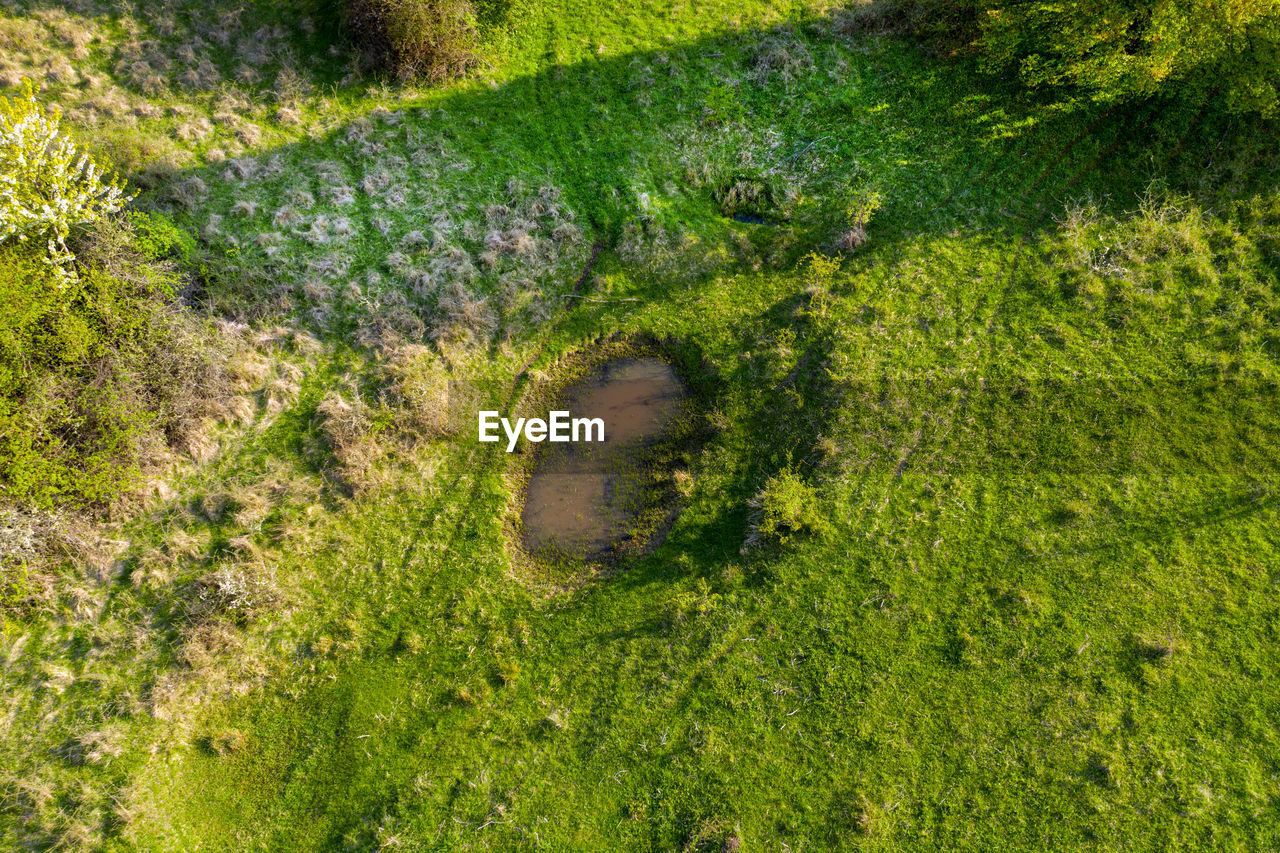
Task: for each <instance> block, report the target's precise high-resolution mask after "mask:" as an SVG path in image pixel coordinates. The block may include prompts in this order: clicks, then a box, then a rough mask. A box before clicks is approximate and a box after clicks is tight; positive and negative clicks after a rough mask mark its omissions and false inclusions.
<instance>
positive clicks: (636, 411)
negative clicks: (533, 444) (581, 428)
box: [522, 357, 685, 559]
mask: <svg viewBox="0 0 1280 853" xmlns="http://www.w3.org/2000/svg"><path fill="white" fill-rule="evenodd" d="M684 399H685V393H684V388H683V387H682V386H681V384H680V380H679V379H677V378H676V375H675V372H674V371H673V370H672V369H671V365H669V364H667V363H666V362H665V361H663V360H661V359H658V358H649V357H645V358H619V359H614V360H613V361H609V362H606V363H605V364H603V365H602V366H601V367H600V368H599V369H598V370H596V371H595V372H594V373H593V374H592V375H591V376H589V377H587V378H585V379H583V380H581V381H579V382H578V383H577V384H575V385H573V386H572V387H570V388H569V390H568V392H567V393H566V394H565V398H564V400H562V401H561V402H560V403H558V404H557V406H556V408H560V409H567V410H568V411H569V413H570V415H571V416H572V417H575V418H580V417H587V418H602V419H603V420H604V437H605V440H604V441H603V442H597V443H589V442H579V443H568V444H549V443H548V444H544V445H542V448H543V450H542V454H541V456H540V457H539V459H538V461H537V463H536V466H535V468H534V471H533V474H532V476H531V477H530V479H529V486H528V490H527V492H526V494H525V506H524V513H523V516H522V517H523V520H524V545H525V548H527V549H528V550H529V551H531V552H533V553H535V554H540V555H544V556H558V557H576V558H581V559H590V558H595V557H602V556H605V555H607V554H608V553H610V552H611V551H613V550H614V549H615V548H616V547H617V546H619V545H620V544H621V543H623V542H625V541H626V540H628V539H629V538H631V535H632V534H633V533H634V532H635V531H634V530H633V529H632V528H633V527H635V524H636V522H637V519H638V518H639V516H640V514H641V512H643V511H644V510H645V509H646V507H648V506H650V505H652V503H653V498H654V495H651V494H646V492H648V491H652V490H653V489H654V488H656V487H655V486H654V483H655V479H654V477H653V474H652V472H651V471H650V470H649V467H650V466H649V465H648V464H647V463H648V462H650V461H652V460H651V459H649V458H647V457H649V456H651V455H652V450H653V446H654V443H655V441H656V440H657V439H659V438H661V436H662V435H663V434H664V432H665V431H666V430H667V428H668V426H670V424H671V423H672V421H674V420H675V418H676V417H677V416H678V415H679V413H680V409H681V405H682V403H683V402H684Z"/></svg>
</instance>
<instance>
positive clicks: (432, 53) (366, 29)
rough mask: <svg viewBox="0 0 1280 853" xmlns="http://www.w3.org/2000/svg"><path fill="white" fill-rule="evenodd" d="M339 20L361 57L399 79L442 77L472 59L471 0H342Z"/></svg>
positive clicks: (461, 69) (466, 65)
mask: <svg viewBox="0 0 1280 853" xmlns="http://www.w3.org/2000/svg"><path fill="white" fill-rule="evenodd" d="M341 19H342V25H343V29H344V30H345V31H346V34H347V36H348V38H350V39H351V41H352V42H354V43H355V45H356V46H357V47H358V48H359V49H360V50H361V51H362V52H363V53H364V55H365V57H366V59H367V61H368V62H369V63H370V64H371V65H372V66H373V67H375V68H377V69H380V70H384V71H387V72H390V73H391V74H393V75H394V76H396V77H397V78H399V79H401V80H409V79H424V80H428V81H432V82H438V81H441V80H447V79H449V78H451V77H456V76H459V75H461V74H463V73H465V72H466V71H467V69H468V68H470V67H471V66H472V65H473V64H475V62H476V56H475V47H476V38H477V33H476V10H475V6H474V5H473V4H472V2H471V0H347V1H346V2H345V3H344V4H343V7H342V14H341Z"/></svg>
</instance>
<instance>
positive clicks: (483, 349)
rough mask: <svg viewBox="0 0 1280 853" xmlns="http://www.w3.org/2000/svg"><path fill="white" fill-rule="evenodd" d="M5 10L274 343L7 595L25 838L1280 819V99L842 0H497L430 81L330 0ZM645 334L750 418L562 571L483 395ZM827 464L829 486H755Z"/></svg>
mask: <svg viewBox="0 0 1280 853" xmlns="http://www.w3.org/2000/svg"><path fill="white" fill-rule="evenodd" d="M0 9H3V10H4V11H3V17H2V18H0V25H2V26H0V47H4V48H5V51H6V53H8V54H9V57H10V58H8V59H6V60H5V62H6V63H8V64H7V65H6V66H5V67H4V69H3V70H4V72H5V73H6V74H10V75H18V74H19V73H37V74H43V75H44V76H43V79H44V80H45V83H46V85H47V88H46V91H47V92H49V93H51V94H50V96H51V97H55V98H58V99H61V101H62V102H63V103H64V104H65V105H66V109H67V114H68V116H69V118H70V119H71V120H72V122H73V123H74V125H75V127H76V129H77V130H78V131H79V132H80V133H81V135H82V136H83V138H84V139H85V140H86V142H87V143H89V144H91V145H98V146H101V150H103V151H104V152H107V154H108V155H109V156H115V157H117V158H119V159H120V161H121V162H128V163H129V164H130V167H131V168H134V169H136V170H137V175H136V178H137V180H138V181H139V182H140V184H141V185H142V186H144V187H145V191H144V193H143V195H142V196H141V197H140V198H139V200H138V204H140V205H142V206H144V207H149V208H156V209H161V210H165V211H167V212H170V213H172V214H173V215H174V217H175V218H176V219H177V220H178V222H179V223H180V224H182V225H183V226H185V227H187V228H189V229H190V230H191V231H192V232H193V233H195V234H197V235H199V236H200V239H201V241H202V263H203V264H204V266H205V277H204V279H203V282H204V284H203V286H202V288H201V289H200V290H199V291H198V292H194V293H192V294H190V296H191V298H192V299H193V300H194V301H195V302H196V303H197V304H198V306H199V310H203V311H207V312H209V313H211V314H213V315H216V316H218V317H223V318H227V320H226V324H225V326H224V329H225V334H227V335H228V336H230V337H234V338H236V339H237V340H238V341H240V342H241V344H242V345H243V347H244V348H245V352H246V353H248V354H247V355H245V356H244V359H245V362H246V365H247V366H245V367H244V369H243V373H242V375H243V376H244V377H245V378H244V379H243V380H242V386H243V387H242V391H243V397H242V398H241V400H242V402H241V403H240V404H239V405H240V413H239V415H238V416H237V417H232V418H228V419H227V420H226V421H225V422H224V423H223V424H221V425H220V426H219V427H218V428H217V429H216V430H215V431H214V432H213V433H212V434H211V438H210V443H209V447H208V448H206V450H205V452H203V453H201V454H197V456H198V457H199V461H195V460H190V459H188V460H186V461H183V462H181V463H180V464H175V465H174V466H172V467H171V468H169V469H167V470H166V471H164V472H162V473H159V474H156V475H155V479H156V481H157V482H159V481H163V483H164V484H165V485H163V486H157V487H156V488H154V489H152V493H151V495H150V497H148V498H147V499H146V500H141V499H139V500H137V501H134V502H133V503H132V504H130V505H129V508H128V509H127V510H125V511H120V512H118V513H115V514H113V515H112V517H110V518H108V519H103V520H100V521H99V522H97V527H96V528H95V532H94V534H93V535H89V534H86V536H87V539H86V541H89V542H92V543H96V544H85V545H84V546H83V547H82V548H81V549H80V550H79V551H75V552H69V553H68V556H67V558H66V560H65V564H64V568H63V572H64V576H63V577H62V578H61V579H60V581H59V582H60V584H61V586H60V587H59V591H58V595H57V597H56V598H55V599H53V600H52V602H51V603H50V604H48V606H46V607H45V608H44V609H43V610H42V611H41V612H39V613H37V614H35V615H32V616H30V617H28V618H25V619H22V620H15V621H13V622H11V623H7V624H6V629H5V630H6V633H5V635H4V652H5V666H4V669H3V681H2V682H0V695H2V696H3V698H4V705H3V710H2V711H0V735H2V737H0V767H3V769H2V770H0V781H2V784H3V788H2V790H3V795H4V796H3V804H4V805H3V811H2V812H0V845H3V846H5V847H6V848H7V849H28V848H34V849H45V848H50V849H64V848H65V849H107V850H157V851H159V850H175V851H187V850H258V849H262V850H372V849H404V850H476V849H497V850H514V849H518V850H524V849H545V850H657V851H667V850H689V851H694V850H698V851H720V850H732V849H739V848H737V847H734V846H733V844H734V839H736V840H737V842H738V843H740V845H741V849H743V850H791V851H801V850H808V851H825V850H842V849H864V848H865V849H870V850H922V849H943V850H958V849H965V850H993V849H1010V850H1027V849H1044V850H1071V849H1103V850H1169V849H1270V848H1272V847H1275V846H1277V845H1280V832H1278V831H1277V827H1280V775H1278V774H1280V768H1278V766H1277V758H1276V756H1277V755H1280V728H1278V727H1277V725H1276V720H1277V719H1280V691H1277V689H1276V688H1275V686H1274V683H1275V679H1276V678H1277V676H1280V645H1278V644H1277V640H1280V637H1278V636H1277V625H1280V612H1278V611H1280V606H1278V602H1280V598H1278V597H1277V583H1280V537H1278V536H1277V530H1280V526H1278V524H1277V522H1280V493H1278V492H1277V489H1276V486H1275V482H1276V475H1277V472H1278V470H1280V455H1278V453H1277V448H1278V447H1280V445H1278V444H1277V442H1276V435H1277V429H1278V428H1280V409H1278V408H1277V403H1278V402H1280V393H1278V391H1280V386H1278V385H1277V382H1278V380H1280V335H1278V333H1277V328H1280V325H1278V324H1280V290H1278V285H1280V279H1278V276H1280V189H1278V188H1277V186H1276V182H1275V178H1274V175H1275V174H1276V169H1277V167H1278V166H1280V151H1277V149H1276V145H1275V139H1276V138H1277V135H1276V128H1275V127H1274V125H1268V124H1266V123H1263V122H1261V121H1255V120H1242V119H1240V118H1230V117H1226V116H1223V115H1220V114H1219V113H1218V112H1217V111H1216V109H1215V105H1214V104H1213V103H1190V104H1188V103H1185V102H1174V101H1155V102H1150V103H1147V104H1143V105H1137V106H1131V107H1124V108H1115V109H1111V110H1106V109H1103V108H1100V107H1096V106H1091V105H1089V104H1086V103H1073V102H1064V101H1062V100H1057V99H1052V98H1048V97H1031V96H1029V95H1028V94H1027V93H1026V92H1024V91H1021V90H1019V89H1018V88H1016V87H1015V86H1013V85H1012V84H1006V83H1003V82H1001V81H995V80H991V79H989V78H985V77H982V76H980V75H978V74H976V72H974V71H973V70H972V69H971V68H970V67H969V66H968V65H967V64H966V62H965V61H963V60H957V59H951V60H944V59H941V58H937V57H932V56H929V55H928V54H927V53H926V52H924V51H922V50H921V49H920V48H919V47H918V46H916V45H914V44H912V43H910V42H908V41H906V40H904V39H902V38H901V37H899V36H896V35H894V34H892V33H891V32H890V31H888V30H886V29H883V28H881V27H880V26H878V24H877V19H876V18H875V17H874V16H872V15H867V14H854V13H850V12H844V11H840V10H838V9H834V8H827V7H826V4H822V3H802V2H799V0H797V2H791V3H768V2H755V0H752V2H737V3H730V2H721V0H714V2H697V0H689V2H674V0H664V2H659V0H646V2H642V3H631V4H621V5H620V4H598V3H588V2H585V0H573V2H571V1H570V0H560V2H554V0H521V2H514V3H511V4H509V5H507V4H494V5H493V6H492V7H486V12H485V16H484V21H485V27H486V30H485V39H486V41H485V44H486V48H485V61H484V62H482V63H481V65H480V67H479V69H478V70H477V71H476V72H475V73H474V74H473V75H472V77H471V78H470V79H468V80H467V81H464V82H459V83H456V84H452V85H448V86H443V87H436V88H427V87H412V86H410V87H395V86H391V85H389V84H382V83H379V82H377V81H374V80H370V79H366V78H363V77H361V76H360V74H359V73H358V71H356V70H353V68H352V67H351V65H350V62H349V60H347V59H346V58H344V57H343V56H342V55H341V52H340V51H332V50H330V47H331V42H330V41H329V40H327V39H326V37H323V36H322V35H315V36H312V35H309V34H308V33H307V29H306V28H305V27H304V26H303V25H302V24H301V23H299V21H300V17H301V14H302V13H301V12H300V11H299V10H297V9H295V8H293V7H292V4H274V5H270V4H261V5H258V4H248V5H242V6H232V5H225V6H223V5H221V4H219V3H215V4H214V5H213V6H208V5H202V4H195V3H187V2H185V0H175V2H169V3H146V2H141V3H138V4H136V5H135V6H134V8H133V12H132V14H124V13H123V12H121V11H120V10H119V9H118V8H117V7H115V6H114V5H110V6H108V5H107V4H104V3H100V2H99V3H93V2H82V3H80V4H79V5H78V6H77V5H75V4H69V5H67V6H65V7H64V6H62V5H52V4H46V3H42V2H35V0H6V2H3V3H0ZM237 10H240V11H238V12H237ZM220 21H221V22H222V24H221V25H220V24H219V22H220ZM227 21H232V22H233V23H234V28H232V29H230V31H229V33H228V34H227V35H226V39H227V40H226V41H225V42H219V41H218V37H217V36H218V31H219V29H220V27H221V28H222V29H224V30H225V29H226V28H227V26H228V25H227V24H226V22H227ZM264 28H265V29H264ZM255 33H258V34H263V33H264V35H261V36H260V37H251V36H252V35H253V34H255ZM85 34H87V35H85ZM193 45H194V46H193ZM237 45H239V47H237ZM246 45H248V46H249V47H245V46H246ZM255 51H257V52H260V53H261V54H262V55H255ZM255 60H256V61H255ZM202 62H204V64H203V65H202V64H201V63H202ZM141 66H146V68H143V67H141ZM55 67H56V68H59V69H63V70H62V71H61V72H60V74H61V79H59V73H55V72H53V71H49V70H48V68H55ZM193 68H194V69H196V71H195V72H193V75H194V76H188V77H185V78H184V77H183V76H182V75H183V73H184V71H186V70H191V69H193ZM41 69H45V70H43V71H41ZM67 69H69V71H68V70H67ZM146 69H151V70H150V71H147V70H146ZM153 78H155V79H153ZM0 82H16V79H15V80H14V81H0ZM95 103H96V104H97V106H94V104H95ZM157 162H159V163H161V164H164V165H167V167H168V168H167V170H159V169H156V168H154V164H155V163H157ZM870 192H874V193H878V194H879V197H880V198H881V199H882V205H881V206H880V208H879V209H878V210H877V211H876V212H875V215H874V217H873V218H872V220H871V222H870V224H869V225H868V226H867V228H866V234H867V241H866V243H865V245H862V246H861V247H859V248H857V249H855V250H853V251H850V252H847V253H844V254H840V255H837V252H836V250H835V249H834V248H833V247H832V242H833V240H835V239H836V238H837V237H838V235H839V234H840V233H841V232H842V231H844V230H846V229H847V228H848V224H849V223H848V218H847V215H846V208H847V206H848V204H849V203H850V199H852V198H856V197H859V196H858V194H859V193H862V194H864V195H865V194H866V193H870ZM732 212H742V213H749V214H751V215H752V217H754V218H759V219H763V220H765V221H764V222H763V223H762V224H757V223H751V222H739V221H735V220H733V219H732V218H730V217H729V216H727V215H726V214H728V213H732ZM811 252H818V253H821V254H823V255H826V256H829V257H838V258H839V260H840V264H839V267H838V269H837V270H836V271H835V272H834V273H830V274H827V273H824V272H823V270H822V269H821V265H820V264H817V265H815V264H814V263H813V262H812V260H811V256H810V253H811ZM582 296H585V297H589V298H588V299H583V298H574V297H582ZM604 340H609V341H621V342H623V344H622V345H625V342H626V341H629V340H645V341H659V342H661V344H662V346H663V347H664V349H665V351H666V352H667V353H669V354H670V357H671V358H672V360H673V361H674V363H675V364H676V366H677V368H678V369H679V371H680V372H681V374H682V375H683V376H684V378H685V379H686V382H687V383H688V384H689V386H690V388H691V389H692V390H693V392H694V393H695V395H696V396H697V399H698V402H699V404H700V405H701V406H702V408H703V410H704V411H705V413H706V416H707V421H708V422H709V423H710V424H711V426H712V429H711V432H710V434H709V435H708V436H707V437H706V438H705V440H704V441H702V442H701V444H700V449H699V450H698V452H697V453H696V454H694V455H693V456H692V457H691V458H689V459H687V460H684V461H685V462H686V463H687V469H688V474H689V477H688V478H687V479H688V482H689V483H690V485H689V487H688V488H687V495H686V496H685V497H684V501H685V508H684V510H683V512H682V514H681V516H680V518H679V520H678V522H677V523H676V525H675V527H674V529H673V530H672V531H671V532H670V534H669V536H668V537H667V539H666V541H665V542H664V543H663V544H662V545H661V547H659V548H658V549H657V550H656V551H654V552H653V553H651V554H648V555H645V556H642V557H636V558H633V559H629V560H628V561H626V562H625V563H623V564H620V565H617V566H613V567H611V568H610V570H609V571H603V572H595V573H590V572H586V571H583V572H580V573H579V574H578V575H576V576H575V575H573V573H572V572H570V576H569V577H565V576H564V575H563V574H556V573H553V572H550V571H548V572H547V573H546V574H544V575H539V573H538V569H537V567H531V566H529V565H527V564H526V563H525V561H523V560H521V559H520V558H519V557H518V555H516V554H515V553H514V551H513V547H514V546H513V545H512V542H511V527H510V526H511V524H512V520H513V518H515V517H518V513H519V503H518V501H519V495H518V492H517V490H516V489H515V488H514V486H513V482H514V481H513V473H514V472H515V470H516V468H517V467H518V465H519V461H518V460H513V459H512V458H510V457H508V456H507V455H506V454H505V453H503V452H502V450H501V448H499V447H497V446H495V445H481V444H478V443H476V441H475V434H474V408H475V406H474V405H473V403H474V400H475V399H479V398H481V397H484V398H486V399H494V400H507V399H511V398H513V397H514V396H516V395H518V394H520V393H522V392H523V391H524V390H525V389H527V388H528V387H530V384H531V383H533V382H537V381H541V380H544V379H554V377H555V376H556V371H557V368H558V365H563V364H564V363H565V362H566V360H567V359H569V357H570V356H572V355H573V354H574V353H578V352H581V351H585V350H590V349H591V348H593V347H595V346H597V345H599V343H600V342H601V341H604ZM406 376H408V377H418V379H417V380H413V381H419V380H421V382H422V383H424V385H423V387H424V388H426V389H427V390H426V391H423V392H422V393H423V394H424V395H426V396H425V397H423V398H422V399H425V400H427V401H428V403H430V405H434V406H436V409H432V410H431V411H428V412H426V413H425V414H424V413H423V412H422V411H419V410H414V411H415V417H418V418H419V420H417V421H413V422H412V423H411V424H410V425H409V427H408V428H406V426H405V424H406V423H407V421H406V420H405V417H406V415H405V414H404V412H405V411H408V410H409V409H411V408H412V406H409V404H408V403H406V402H405V401H406V400H411V401H412V399H417V398H415V397H414V394H415V393H417V392H415V391H413V390H412V389H413V388H416V387H418V386H414V385H412V383H411V381H410V379H406V378H405V377H406ZM422 377H426V378H425V379H423V378H422ZM448 380H455V381H456V382H455V387H458V388H473V389H478V390H475V391H474V392H473V395H472V396H471V397H468V396H467V394H466V393H462V392H456V391H455V392H444V391H441V390H440V389H441V388H443V387H444V385H443V384H442V383H445V382H447V381H448ZM432 383H435V384H432ZM406 389H407V390H406ZM432 389H434V390H432ZM432 394H435V396H431V395H432ZM485 395H488V396H487V397H486V396H485ZM431 401H434V402H431ZM339 403H341V405H347V406H348V409H340V407H339ZM423 405H427V404H424V403H422V402H421V401H419V406H418V409H421V408H422V406H423ZM406 407H407V408H406ZM469 407H470V408H469ZM348 410H351V411H355V412H358V413H360V417H356V416H355V415H352V416H351V423H353V424H356V426H352V427H350V431H351V434H350V435H348V434H347V433H346V432H343V433H339V432H338V428H339V426H338V425H340V424H346V423H347V421H346V420H342V418H341V417H340V416H339V414H338V413H339V412H340V411H342V412H345V411H348ZM458 425H461V426H460V427H458ZM455 427H457V428H455ZM784 471H786V472H791V473H792V474H794V475H797V476H798V477H799V478H800V480H801V481H802V482H803V483H804V484H806V485H807V487H809V488H808V492H809V494H810V495H811V505H810V506H809V507H808V508H807V511H808V512H809V513H811V514H812V515H813V516H814V517H816V518H820V519H822V520H823V521H824V523H823V524H821V525H818V528H819V529H818V531H817V532H813V533H810V534H804V533H800V534H797V535H793V536H790V537H786V540H785V541H772V540H769V539H765V540H764V541H760V542H753V541H752V540H753V538H754V537H753V536H752V533H751V531H752V529H753V525H754V524H755V523H756V517H755V510H754V508H753V500H754V498H755V497H756V496H757V495H758V494H759V493H760V491H761V489H762V488H764V487H765V486H766V484H767V483H769V482H770V480H771V478H774V477H775V476H777V475H779V473H780V472H784ZM95 537H96V538H95ZM104 540H105V544H103V541H104ZM561 570H563V567H561ZM215 576H217V577H218V578H220V579H221V580H218V581H217V582H211V581H210V580H209V579H210V578H213V577H215ZM219 584H220V585H219ZM236 584H239V586H236ZM210 590H215V591H220V594H222V595H223V597H224V598H227V599H228V600H222V599H218V600H217V601H212V603H211V600H212V599H216V598H217V596H216V595H210V594H209V592H210ZM228 590H242V591H243V596H242V598H240V599H236V602H240V603H236V602H231V603H228V601H229V597H234V596H233V593H232V592H228ZM243 602H248V603H243ZM242 603H243V606H241V604H242Z"/></svg>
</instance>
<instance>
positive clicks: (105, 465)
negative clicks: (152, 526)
mask: <svg viewBox="0 0 1280 853" xmlns="http://www.w3.org/2000/svg"><path fill="white" fill-rule="evenodd" d="M73 245H74V247H75V254H76V255H77V256H78V259H77V261H76V262H75V266H76V273H75V275H73V276H70V277H67V276H63V275H61V274H60V273H59V272H58V270H56V269H54V268H53V267H51V266H49V265H48V264H47V263H46V258H45V256H44V250H43V248H42V247H39V246H36V245H33V244H31V243H30V242H27V243H13V244H11V245H9V246H5V247H3V248H0V492H2V493H6V494H7V495H8V496H9V497H10V498H14V499H17V500H21V501H24V502H28V503H31V504H34V505H40V506H48V505H50V504H53V503H56V502H61V501H71V502H74V503H82V504H103V503H107V502H109V501H110V500H111V499H112V498H114V497H115V496H116V495H117V494H119V493H120V492H121V491H122V490H125V489H127V488H128V487H129V485H130V484H131V483H132V481H133V480H134V479H135V477H136V476H137V474H138V473H139V472H140V470H141V466H142V465H143V464H144V463H145V462H146V461H147V459H148V458H149V457H152V456H155V455H156V454H157V453H159V452H160V451H161V450H163V448H164V446H165V445H166V443H169V444H173V443H178V444H180V443H182V442H183V441H184V440H185V439H186V438H187V437H189V436H190V434H191V433H192V431H193V429H194V428H195V426H196V425H197V424H198V423H199V422H200V421H201V420H202V419H203V417H204V416H205V415H206V414H207V409H208V401H209V400H210V399H211V398H212V397H214V396H215V395H217V394H218V393H219V391H220V390H221V389H222V388H223V386H224V384H225V383H224V380H223V377H222V371H221V368H220V364H219V362H218V359H217V352H218V349H219V345H218V342H217V341H216V340H215V339H214V338H213V336H212V334H211V333H209V332H208V331H207V330H205V329H204V327H203V326H202V325H201V324H199V323H198V322H196V321H195V320H194V318H192V317H191V316H190V315H188V314H186V313H184V312H182V311H180V310H175V308H174V305H173V293H174V289H175V287H176V285H177V281H178V280H177V274H176V271H175V270H174V268H173V267H172V265H171V264H169V263H168V262H167V260H166V259H165V258H164V257H163V255H164V254H165V253H171V252H173V251H175V250H176V251H177V252H178V253H179V254H181V252H182V251H184V249H183V248H182V247H183V246H184V245H187V243H186V239H185V238H181V237H179V236H178V232H177V231H176V229H174V228H173V226H172V224H171V223H169V222H168V221H167V220H163V219H159V218H156V217H140V216H134V217H130V218H112V219H107V220H103V221H101V222H99V223H98V224H97V225H96V226H95V227H94V229H93V231H91V232H88V233H86V234H84V235H82V236H81V237H80V238H79V239H77V240H75V241H74V242H73Z"/></svg>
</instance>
